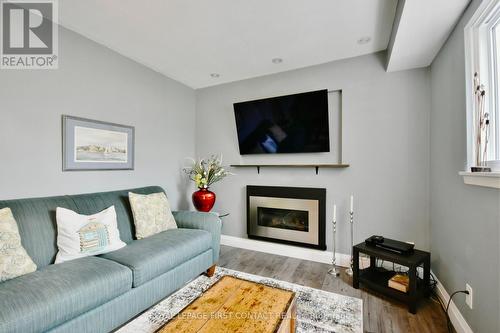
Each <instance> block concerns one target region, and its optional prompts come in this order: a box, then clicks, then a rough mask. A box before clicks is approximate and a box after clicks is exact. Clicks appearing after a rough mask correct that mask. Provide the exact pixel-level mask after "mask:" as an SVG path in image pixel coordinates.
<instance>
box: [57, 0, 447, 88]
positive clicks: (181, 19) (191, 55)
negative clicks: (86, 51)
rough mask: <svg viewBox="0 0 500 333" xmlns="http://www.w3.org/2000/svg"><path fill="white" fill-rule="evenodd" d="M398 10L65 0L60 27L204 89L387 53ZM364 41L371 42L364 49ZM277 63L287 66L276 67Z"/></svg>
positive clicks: (336, 3) (304, 1)
mask: <svg viewBox="0 0 500 333" xmlns="http://www.w3.org/2000/svg"><path fill="white" fill-rule="evenodd" d="M418 1H420V0H418ZM439 2H440V1H439ZM396 5H397V0H368V1H367V0H314V1H311V0H147V1H137V0H134V1H132V0H64V1H59V11H60V14H59V21H60V24H61V25H63V26H65V27H67V28H69V29H71V30H74V31H76V32H78V33H80V34H82V35H84V36H86V37H88V38H90V39H92V40H95V41H96V42H99V43H101V44H103V45H105V46H107V47H109V48H111V49H113V50H115V51H117V52H119V53H121V54H123V55H125V56H127V57H129V58H132V59H134V60H136V61H138V62H139V63H142V64H144V65H146V66H148V67H150V68H152V69H154V70H156V71H158V72H160V73H162V74H164V75H166V76H168V77H171V78H173V79H175V80H178V81H180V82H182V83H184V84H186V85H188V86H190V87H193V88H202V87H207V86H211V85H216V84H221V83H225V82H231V81H236V80H242V79H246V78H251V77H257V76H262V75H266V74H271V73H276V72H282V71H286V70H291V69H296V68H301V67H307V66H311V65H316V64H321V63H325V62H329V61H333V60H338V59H343V58H350V57H355V56H359V55H363V54H368V53H374V52H377V51H381V50H385V49H386V48H387V45H388V43H389V38H390V35H391V29H392V25H393V21H394V15H395V11H396ZM362 37H370V38H371V41H370V42H369V43H366V44H362V45H360V44H358V42H357V41H358V40H359V39H360V38H362ZM276 57H278V58H283V62H282V63H280V64H273V63H272V61H271V59H273V58H276ZM211 73H218V74H220V77H219V78H212V77H211V76H210V74H211Z"/></svg>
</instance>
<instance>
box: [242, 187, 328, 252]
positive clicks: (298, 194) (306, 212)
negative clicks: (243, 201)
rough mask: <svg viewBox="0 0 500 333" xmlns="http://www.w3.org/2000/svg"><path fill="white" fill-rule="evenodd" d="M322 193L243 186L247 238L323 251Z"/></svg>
mask: <svg viewBox="0 0 500 333" xmlns="http://www.w3.org/2000/svg"><path fill="white" fill-rule="evenodd" d="M325 200H326V189H324V188H306V187H277V186H253V185H248V186H247V233H248V238H252V239H260V240H266V241H272V242H278V243H285V244H290V245H298V246H303V247H311V248H316V249H320V250H326V245H325Z"/></svg>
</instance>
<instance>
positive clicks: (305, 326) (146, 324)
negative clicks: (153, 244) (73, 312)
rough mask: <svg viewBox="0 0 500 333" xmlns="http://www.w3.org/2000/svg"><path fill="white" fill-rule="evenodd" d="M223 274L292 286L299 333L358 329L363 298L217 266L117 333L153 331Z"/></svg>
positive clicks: (354, 331)
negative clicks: (211, 274)
mask: <svg viewBox="0 0 500 333" xmlns="http://www.w3.org/2000/svg"><path fill="white" fill-rule="evenodd" d="M224 275H231V276H234V277H237V278H240V279H244V280H249V281H253V282H258V283H262V284H265V285H268V286H272V287H278V288H282V289H288V290H292V291H294V292H295V293H296V294H297V332H298V333H329V332H331V333H333V332H335V333H361V332H363V301H362V300H361V299H359V298H354V297H349V296H343V295H339V294H334V293H330V292H327V291H323V290H318V289H314V288H309V287H305V286H301V285H298V284H294V283H289V282H286V281H281V280H276V279H271V278H266V277H262V276H258V275H252V274H247V273H243V272H238V271H234V270H230V269H227V268H220V267H217V270H216V272H215V274H214V276H213V277H211V278H209V277H206V276H204V275H202V276H200V277H198V278H196V279H195V280H193V281H191V282H190V283H189V284H188V285H186V286H185V287H183V288H182V289H180V290H179V291H177V292H175V293H174V294H172V295H171V296H169V297H167V298H165V299H164V300H163V301H161V302H160V303H158V304H157V305H155V306H153V307H152V308H151V309H149V310H147V311H146V312H144V313H143V314H141V315H140V316H139V317H137V318H136V319H134V320H133V321H131V322H130V323H128V324H127V325H125V326H123V327H122V328H120V329H119V330H118V331H117V332H119V333H153V332H155V331H157V330H158V329H159V328H160V327H162V326H163V325H164V324H165V323H167V322H168V321H169V320H170V319H171V318H173V317H174V316H175V315H176V314H178V313H179V312H180V311H181V310H182V309H183V308H184V307H186V306H187V305H188V304H189V303H191V302H192V301H193V300H195V299H196V298H197V297H199V296H200V295H201V294H202V293H203V292H205V291H206V290H207V289H208V288H210V286H212V284H214V283H215V282H216V281H218V280H219V279H220V278H221V277H222V276H224Z"/></svg>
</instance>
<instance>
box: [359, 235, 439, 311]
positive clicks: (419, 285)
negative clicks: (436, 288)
mask: <svg viewBox="0 0 500 333" xmlns="http://www.w3.org/2000/svg"><path fill="white" fill-rule="evenodd" d="M360 253H363V254H366V255H369V256H370V267H368V268H365V269H360V268H359V254H360ZM353 256H354V258H353V259H354V262H353V279H352V285H353V287H354V288H356V289H358V288H359V285H360V284H362V285H363V286H365V287H366V288H368V289H371V290H373V291H376V292H378V293H380V294H383V295H385V296H388V297H391V298H394V299H397V300H399V301H401V302H404V303H406V304H407V305H408V311H409V312H411V313H413V314H415V313H416V312H417V303H418V301H419V300H420V299H421V298H424V297H428V296H429V295H430V268H431V267H430V265H431V254H430V253H429V252H425V251H420V250H414V252H413V253H412V254H410V255H401V254H397V253H393V252H389V251H386V250H382V249H378V248H376V247H372V246H367V245H366V244H365V243H360V244H358V245H355V246H354V247H353ZM376 259H382V260H384V261H390V262H393V263H396V264H399V265H402V266H406V267H408V276H409V278H410V286H409V290H408V292H407V293H404V292H401V291H399V290H396V289H393V288H391V287H389V286H388V282H389V279H390V278H392V277H393V276H394V275H395V274H398V272H395V271H391V270H387V269H385V268H382V267H376V266H375V262H376ZM419 266H423V269H424V275H423V279H420V278H419V277H418V272H417V267H419Z"/></svg>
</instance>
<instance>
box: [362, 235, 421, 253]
mask: <svg viewBox="0 0 500 333" xmlns="http://www.w3.org/2000/svg"><path fill="white" fill-rule="evenodd" d="M365 244H366V245H368V246H374V247H377V248H379V249H384V250H387V251H391V252H395V253H399V254H404V255H408V254H412V253H413V248H414V247H415V245H414V244H410V243H405V242H401V241H397V240H394V239H389V238H384V237H383V236H376V235H373V236H371V237H370V238H367V239H366V240H365Z"/></svg>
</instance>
